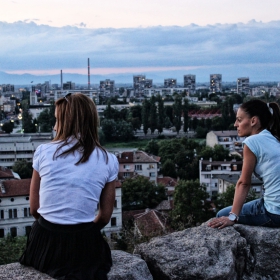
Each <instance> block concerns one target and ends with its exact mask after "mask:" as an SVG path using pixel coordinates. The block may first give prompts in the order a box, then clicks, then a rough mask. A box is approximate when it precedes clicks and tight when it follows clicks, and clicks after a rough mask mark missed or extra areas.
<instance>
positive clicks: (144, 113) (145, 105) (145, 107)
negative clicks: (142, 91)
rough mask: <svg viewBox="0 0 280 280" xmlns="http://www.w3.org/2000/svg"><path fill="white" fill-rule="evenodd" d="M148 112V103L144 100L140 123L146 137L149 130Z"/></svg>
mask: <svg viewBox="0 0 280 280" xmlns="http://www.w3.org/2000/svg"><path fill="white" fill-rule="evenodd" d="M149 112H150V103H149V101H148V100H146V99H145V100H144V103H143V106H142V123H143V131H144V134H145V135H146V134H147V132H148V128H149Z"/></svg>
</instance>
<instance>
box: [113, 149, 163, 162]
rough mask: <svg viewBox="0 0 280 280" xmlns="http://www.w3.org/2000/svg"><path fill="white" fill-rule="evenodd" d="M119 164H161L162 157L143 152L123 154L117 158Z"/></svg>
mask: <svg viewBox="0 0 280 280" xmlns="http://www.w3.org/2000/svg"><path fill="white" fill-rule="evenodd" d="M117 158H118V161H119V163H136V162H159V161H160V157H157V156H154V155H148V154H147V153H145V152H143V151H135V152H123V153H121V154H119V156H118V157H117Z"/></svg>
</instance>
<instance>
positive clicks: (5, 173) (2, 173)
mask: <svg viewBox="0 0 280 280" xmlns="http://www.w3.org/2000/svg"><path fill="white" fill-rule="evenodd" d="M8 178H14V175H13V172H12V171H11V170H10V169H8V168H4V167H1V168H0V179H8Z"/></svg>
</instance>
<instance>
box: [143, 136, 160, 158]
mask: <svg viewBox="0 0 280 280" xmlns="http://www.w3.org/2000/svg"><path fill="white" fill-rule="evenodd" d="M158 150H159V145H158V143H157V142H156V141H155V140H154V139H152V140H150V141H149V142H148V144H147V145H146V147H145V152H147V153H149V154H153V155H158Z"/></svg>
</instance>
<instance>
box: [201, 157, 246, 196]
mask: <svg viewBox="0 0 280 280" xmlns="http://www.w3.org/2000/svg"><path fill="white" fill-rule="evenodd" d="M241 169H242V161H236V160H232V161H226V160H225V161H212V159H211V158H210V159H209V160H204V159H200V160H199V182H200V184H201V185H204V186H205V187H206V191H207V192H208V194H209V195H210V197H212V196H216V195H217V194H218V192H219V179H218V178H219V176H220V175H227V176H228V175H234V174H235V175H238V176H240V174H241Z"/></svg>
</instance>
